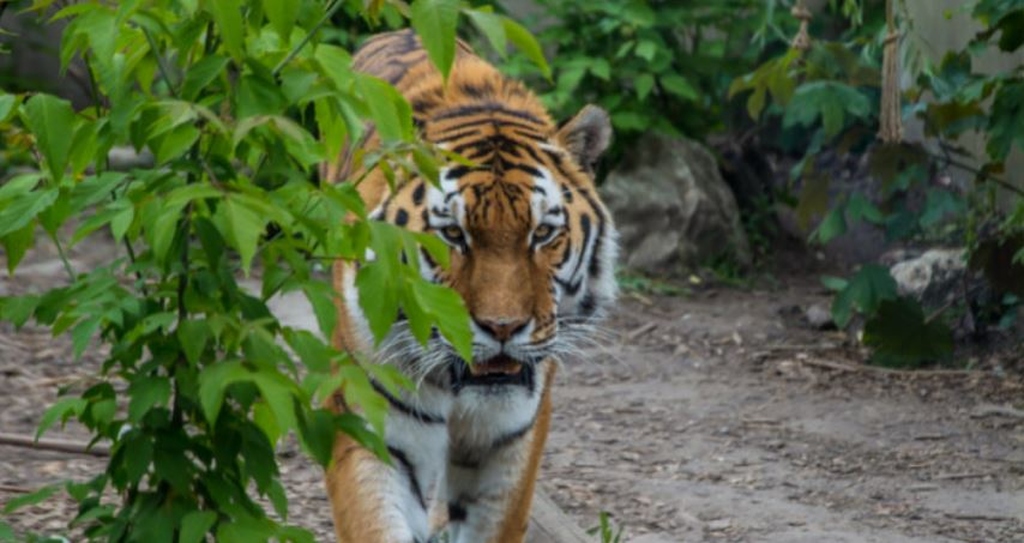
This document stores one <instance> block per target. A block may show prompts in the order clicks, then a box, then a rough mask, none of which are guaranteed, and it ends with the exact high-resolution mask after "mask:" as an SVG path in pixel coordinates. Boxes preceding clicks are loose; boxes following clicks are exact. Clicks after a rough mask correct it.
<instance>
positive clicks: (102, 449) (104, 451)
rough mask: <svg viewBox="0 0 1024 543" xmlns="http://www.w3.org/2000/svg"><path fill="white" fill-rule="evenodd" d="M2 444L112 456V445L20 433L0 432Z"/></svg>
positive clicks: (0, 443)
mask: <svg viewBox="0 0 1024 543" xmlns="http://www.w3.org/2000/svg"><path fill="white" fill-rule="evenodd" d="M0 445H8V446H11V447H25V448H29V449H39V450H44V451H55V452H64V453H72V454H86V455H91V456H100V457H106V456H110V447H108V446H106V445H91V446H90V445H89V444H88V443H82V442H79V441H67V440H64V439H38V440H37V439H34V438H33V437H32V436H26V435H20V434H8V433H5V432H0Z"/></svg>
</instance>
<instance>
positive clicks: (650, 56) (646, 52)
mask: <svg viewBox="0 0 1024 543" xmlns="http://www.w3.org/2000/svg"><path fill="white" fill-rule="evenodd" d="M657 53H658V44H656V43H654V42H653V41H651V40H640V42H638V43H637V44H636V49H634V50H633V54H634V55H636V56H638V57H640V58H642V59H644V60H646V61H647V62H650V61H652V60H654V55H656V54H657Z"/></svg>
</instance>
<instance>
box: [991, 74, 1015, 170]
mask: <svg viewBox="0 0 1024 543" xmlns="http://www.w3.org/2000/svg"><path fill="white" fill-rule="evenodd" d="M1022 126H1024V81H1017V82H1014V83H1009V84H1007V85H1004V86H1003V87H1002V88H1000V89H999V92H998V93H996V98H995V102H993V103H992V115H991V117H989V125H988V145H987V146H986V150H987V151H988V155H989V156H990V157H991V158H992V159H993V160H995V161H997V162H1001V161H1003V160H1005V159H1006V157H1007V156H1008V155H1009V154H1010V148H1011V147H1012V145H1013V144H1014V143H1016V144H1017V147H1018V148H1020V149H1024V130H1021V127H1022Z"/></svg>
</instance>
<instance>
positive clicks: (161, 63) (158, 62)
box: [142, 28, 178, 98]
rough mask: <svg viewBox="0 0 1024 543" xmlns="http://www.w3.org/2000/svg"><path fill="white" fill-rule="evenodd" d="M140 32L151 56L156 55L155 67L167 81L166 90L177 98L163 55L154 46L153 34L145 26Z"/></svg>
mask: <svg viewBox="0 0 1024 543" xmlns="http://www.w3.org/2000/svg"><path fill="white" fill-rule="evenodd" d="M142 33H143V34H145V35H146V41H147V42H149V49H150V50H151V51H153V56H154V57H156V67H157V69H158V70H160V77H163V78H164V81H166V82H167V90H168V91H170V93H171V96H173V97H175V98H177V97H178V91H177V90H176V89H175V88H174V82H173V81H171V76H170V74H169V73H168V72H167V67H166V66H164V60H163V57H161V56H160V50H159V49H158V48H157V46H156V40H154V39H153V35H152V34H150V33H149V30H147V29H146V28H143V29H142Z"/></svg>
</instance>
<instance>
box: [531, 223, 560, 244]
mask: <svg viewBox="0 0 1024 543" xmlns="http://www.w3.org/2000/svg"><path fill="white" fill-rule="evenodd" d="M554 233H555V227H553V226H551V225H550V224H542V225H540V226H538V227H537V228H535V229H534V230H533V241H534V242H536V243H540V242H543V241H547V240H548V238H550V237H551V236H552V235H553V234H554Z"/></svg>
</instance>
